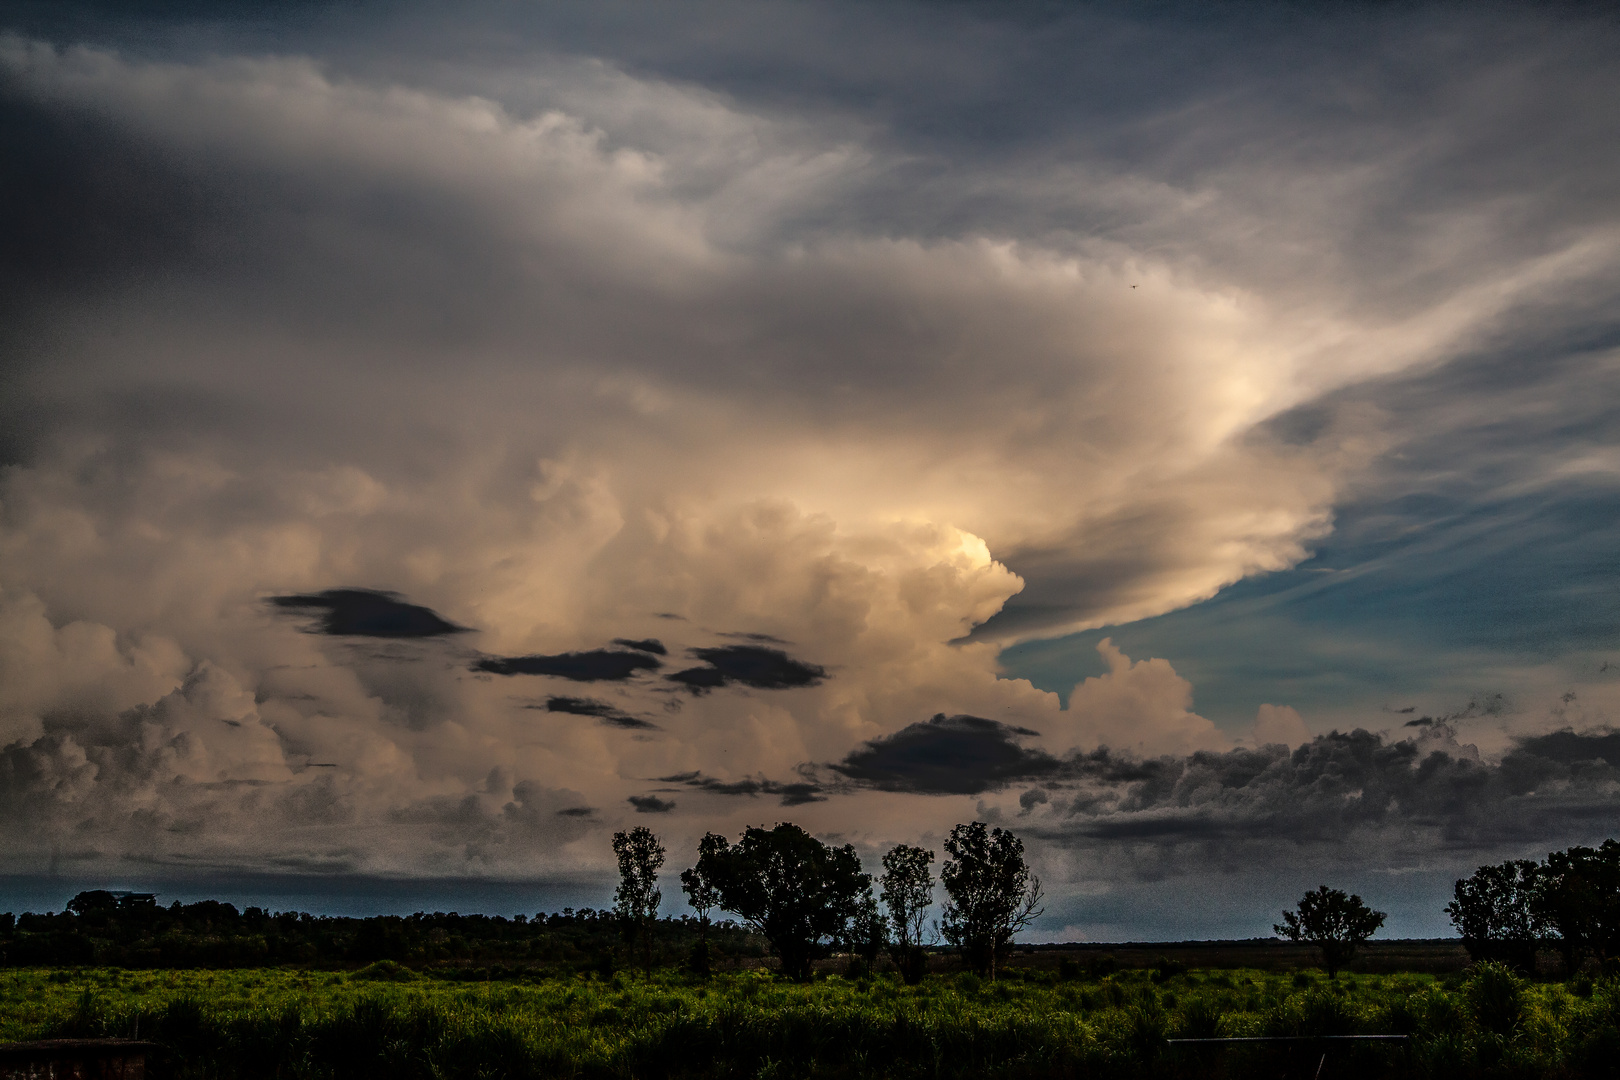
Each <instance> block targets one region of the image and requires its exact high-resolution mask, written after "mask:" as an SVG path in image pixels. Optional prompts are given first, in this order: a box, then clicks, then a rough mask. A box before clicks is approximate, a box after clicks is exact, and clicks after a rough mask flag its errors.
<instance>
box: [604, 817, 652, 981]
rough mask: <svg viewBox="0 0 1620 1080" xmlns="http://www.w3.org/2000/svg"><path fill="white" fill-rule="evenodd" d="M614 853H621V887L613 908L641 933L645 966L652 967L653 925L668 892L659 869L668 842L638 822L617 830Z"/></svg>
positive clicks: (626, 923)
mask: <svg viewBox="0 0 1620 1080" xmlns="http://www.w3.org/2000/svg"><path fill="white" fill-rule="evenodd" d="M613 853H614V854H615V855H617V856H618V857H619V887H618V888H617V889H615V890H613V910H614V911H615V912H616V913H617V914H618V916H619V917H620V918H621V919H623V920H624V921H625V926H626V927H627V928H628V929H630V930H631V931H632V933H639V935H640V937H641V944H642V967H643V969H644V970H646V971H647V972H649V973H650V972H651V971H652V928H653V923H654V922H656V921H657V920H658V905H659V903H660V902H661V901H662V900H663V899H664V894H663V893H662V892H661V891H659V888H658V870H659V868H660V867H661V866H663V865H664V845H663V844H661V843H659V842H658V837H656V836H654V835H653V832H652V830H651V829H649V828H647V827H646V826H645V825H637V826H636V827H635V828H634V829H631V830H630V831H629V832H627V833H624V832H617V833H614V834H613Z"/></svg>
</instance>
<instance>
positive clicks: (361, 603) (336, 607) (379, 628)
mask: <svg viewBox="0 0 1620 1080" xmlns="http://www.w3.org/2000/svg"><path fill="white" fill-rule="evenodd" d="M269 602H270V603H271V604H272V605H274V606H275V607H278V608H281V609H282V610H284V611H297V612H304V613H310V614H314V613H320V622H319V623H318V624H317V627H318V629H317V632H319V633H322V634H332V635H334V636H352V637H375V638H429V637H440V636H442V635H444V634H460V633H465V632H466V629H467V628H466V627H464V626H457V625H456V624H455V623H452V622H449V621H447V620H446V619H444V618H442V617H441V616H440V615H439V614H438V612H436V611H433V610H432V609H430V608H425V607H420V606H418V605H416V604H407V603H406V602H405V601H403V600H401V599H400V598H399V595H398V594H397V593H390V592H377V591H375V590H372V589H326V590H325V591H323V592H318V593H306V594H303V595H298V596H272V597H270V600H269Z"/></svg>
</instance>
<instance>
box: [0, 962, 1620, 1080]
mask: <svg viewBox="0 0 1620 1080" xmlns="http://www.w3.org/2000/svg"><path fill="white" fill-rule="evenodd" d="M1036 955H1038V954H1036ZM1070 970H1071V971H1072V969H1070ZM1168 970H1169V969H1163V970H1159V971H1156V972H1155V971H1150V970H1148V969H1136V970H1120V971H1117V972H1115V973H1113V974H1111V975H1108V976H1106V977H1089V976H1085V975H1081V976H1079V977H1071V978H1069V979H1066V980H1062V979H1059V978H1058V977H1057V975H1056V973H1054V972H1046V971H1038V970H1037V971H1021V970H1016V969H1015V970H1014V971H1012V972H1009V973H1008V977H1007V978H1004V979H1002V980H998V981H997V982H994V983H990V982H986V981H984V980H981V979H979V978H976V977H974V976H972V975H935V976H930V977H929V978H928V979H927V980H926V981H924V982H923V983H922V984H921V985H919V986H916V987H906V986H904V985H902V984H901V983H900V982H899V981H898V980H896V979H894V978H893V977H891V976H878V977H875V978H874V977H866V978H854V979H850V978H843V977H839V976H826V977H820V978H818V979H816V980H815V981H813V982H811V983H808V984H797V983H790V982H786V981H782V980H779V979H777V978H775V977H773V976H770V975H768V974H765V973H763V972H753V973H736V974H726V975H720V976H716V977H715V978H713V979H711V980H709V981H707V982H702V981H698V980H695V979H691V978H688V977H686V976H677V975H673V974H667V973H665V974H655V975H654V976H653V977H651V978H650V979H648V978H643V977H641V976H631V975H629V974H627V973H621V974H619V975H616V976H614V977H612V978H611V979H600V978H598V977H595V976H574V977H565V978H538V977H537V978H529V979H513V980H505V981H496V980H489V981H486V982H481V983H469V982H465V981H451V980H447V979H438V978H430V977H426V976H423V975H421V974H418V973H414V972H412V971H410V970H409V969H405V968H400V967H398V966H396V965H392V964H388V963H383V964H377V965H372V966H371V967H369V968H366V969H361V970H360V971H357V972H351V973H341V972H334V971H324V972H322V971H300V970H289V969H258V970H249V971H175V970H170V971H124V970H117V969H107V968H84V969H77V970H55V971H52V970H17V969H13V970H8V971H3V972H0V1037H3V1038H6V1039H22V1038H31V1037H40V1036H46V1035H70V1034H71V1035H117V1036H132V1035H138V1036H139V1037H141V1038H146V1039H154V1040H157V1041H159V1042H161V1043H163V1044H165V1045H166V1046H167V1047H168V1048H169V1051H168V1053H167V1054H166V1055H164V1056H162V1057H161V1058H160V1060H158V1061H156V1062H154V1067H155V1071H154V1073H153V1075H154V1077H158V1078H161V1077H163V1076H177V1077H222V1078H237V1077H241V1078H249V1077H254V1078H256V1077H288V1078H302V1077H333V1078H337V1077H343V1078H349V1077H368V1076H379V1077H381V1076H386V1077H388V1078H390V1080H414V1078H418V1077H420V1078H422V1080H428V1078H433V1077H467V1078H473V1077H497V1076H498V1077H514V1078H521V1077H539V1076H578V1077H603V1078H609V1077H612V1078H632V1077H638V1078H639V1077H648V1078H661V1077H707V1076H716V1077H778V1078H780V1077H834V1076H836V1077H918V1078H921V1077H928V1078H937V1077H951V1078H957V1077H960V1078H967V1077H1045V1076H1165V1077H1182V1076H1249V1077H1254V1076H1284V1075H1289V1076H1295V1075H1312V1074H1314V1073H1315V1072H1316V1069H1317V1067H1318V1066H1319V1065H1320V1066H1321V1069H1322V1071H1321V1075H1322V1076H1323V1077H1340V1076H1358V1077H1367V1076H1485V1075H1492V1076H1497V1075H1500V1076H1548V1077H1554V1076H1576V1075H1603V1074H1606V1073H1608V1072H1610V1071H1612V1070H1614V1069H1615V1068H1616V1066H1617V1065H1620V986H1617V985H1616V984H1614V983H1611V982H1606V981H1601V980H1600V981H1598V982H1597V983H1593V982H1592V981H1591V980H1589V979H1585V978H1583V979H1580V980H1576V981H1573V982H1571V983H1569V984H1564V983H1557V982H1541V983H1522V982H1518V981H1516V980H1513V979H1511V978H1510V977H1507V978H1503V979H1497V980H1496V981H1494V982H1492V981H1491V980H1489V979H1484V980H1482V979H1480V978H1477V977H1475V978H1471V979H1470V978H1464V977H1462V976H1458V975H1455V974H1454V975H1449V976H1444V977H1438V978H1437V977H1435V976H1433V975H1430V974H1427V973H1402V974H1344V975H1341V976H1340V977H1339V978H1338V979H1336V980H1332V981H1329V980H1327V979H1324V978H1321V977H1319V976H1316V975H1312V974H1308V973H1304V972H1298V973H1294V974H1283V973H1276V972H1267V971H1260V970H1256V969H1235V970H1232V969H1198V970H1191V971H1187V972H1184V973H1178V974H1168V973H1167V971H1168ZM1334 1034H1340V1035H1342V1034H1405V1035H1411V1036H1412V1037H1413V1038H1412V1041H1411V1043H1410V1044H1394V1045H1392V1044H1371V1045H1369V1044H1358V1045H1349V1044H1342V1043H1341V1044H1333V1045H1332V1046H1331V1048H1329V1049H1328V1050H1327V1058H1326V1061H1325V1062H1323V1060H1322V1047H1321V1045H1320V1044H1281V1045H1277V1044H1272V1045H1261V1046H1253V1045H1250V1046H1244V1047H1238V1048H1236V1049H1223V1050H1208V1049H1204V1050H1190V1049H1186V1048H1178V1047H1174V1046H1171V1045H1169V1044H1167V1043H1166V1042H1165V1039H1166V1038H1167V1037H1170V1038H1173V1037H1178V1036H1179V1037H1210V1036H1217V1035H1219V1036H1254V1035H1290V1036H1316V1035H1334ZM1306 1058H1309V1061H1306V1060H1305V1059H1306Z"/></svg>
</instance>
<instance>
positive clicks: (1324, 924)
mask: <svg viewBox="0 0 1620 1080" xmlns="http://www.w3.org/2000/svg"><path fill="white" fill-rule="evenodd" d="M1282 917H1283V921H1282V922H1280V923H1278V924H1277V925H1276V926H1273V927H1272V929H1273V930H1274V931H1276V934H1277V936H1278V937H1280V938H1287V939H1288V940H1289V941H1308V942H1310V943H1311V944H1312V945H1315V946H1316V947H1317V948H1318V949H1321V950H1322V966H1323V967H1324V968H1326V969H1327V973H1328V977H1329V978H1332V977H1333V976H1335V975H1337V974H1338V973H1339V969H1340V968H1342V967H1344V966H1345V965H1346V964H1348V963H1349V962H1350V961H1351V959H1352V958H1353V957H1354V956H1355V955H1356V948H1357V947H1358V946H1359V945H1360V944H1361V943H1362V942H1364V941H1366V940H1367V939H1368V938H1370V937H1372V936H1373V934H1375V933H1377V932H1378V928H1379V927H1381V926H1383V925H1384V919H1385V915H1384V913H1383V912H1382V911H1373V910H1372V909H1371V908H1369V907H1368V906H1367V905H1366V904H1364V903H1362V902H1361V897H1359V896H1354V895H1347V894H1346V893H1344V892H1343V891H1342V890H1340V889H1330V888H1328V887H1327V886H1326V885H1321V886H1318V887H1317V889H1316V891H1315V892H1308V893H1306V894H1305V895H1304V896H1302V897H1300V900H1299V906H1298V908H1297V909H1296V910H1294V911H1285V912H1283V913H1282Z"/></svg>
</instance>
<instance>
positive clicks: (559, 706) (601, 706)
mask: <svg viewBox="0 0 1620 1080" xmlns="http://www.w3.org/2000/svg"><path fill="white" fill-rule="evenodd" d="M539 707H540V706H530V708H539ZM544 708H545V710H546V711H547V712H555V713H567V714H569V715H570V716H593V717H595V718H596V719H598V720H600V721H602V723H604V724H608V725H610V726H612V727H621V728H631V729H640V730H646V729H653V730H657V728H658V725H657V724H654V723H653V722H652V721H650V720H643V719H641V718H640V717H638V716H631V715H630V714H629V713H627V712H624V711H622V710H620V709H616V708H614V707H613V706H612V705H610V704H609V703H608V702H606V701H597V700H596V699H595V698H577V697H549V698H547V699H546V703H545V706H544Z"/></svg>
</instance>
